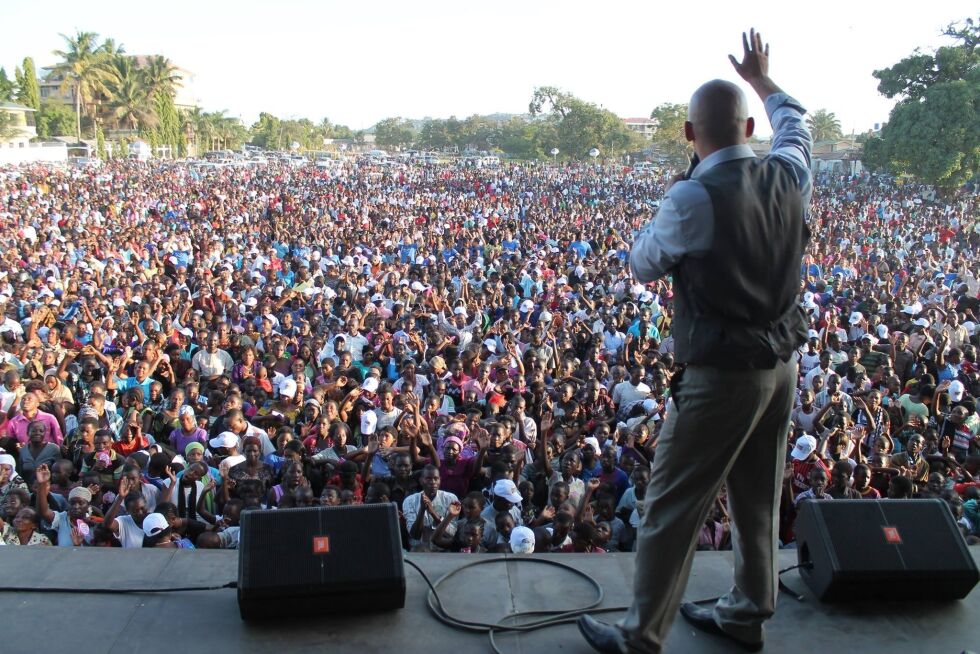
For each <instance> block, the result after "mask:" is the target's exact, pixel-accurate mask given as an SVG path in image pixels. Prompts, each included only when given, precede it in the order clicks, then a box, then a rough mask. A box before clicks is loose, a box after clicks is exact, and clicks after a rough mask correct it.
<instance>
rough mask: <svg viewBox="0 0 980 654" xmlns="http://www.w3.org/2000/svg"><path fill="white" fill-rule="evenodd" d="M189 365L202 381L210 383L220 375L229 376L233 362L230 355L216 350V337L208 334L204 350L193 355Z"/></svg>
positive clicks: (214, 334) (213, 334)
mask: <svg viewBox="0 0 980 654" xmlns="http://www.w3.org/2000/svg"><path fill="white" fill-rule="evenodd" d="M191 365H192V366H193V367H194V370H196V371H197V372H198V373H199V374H200V375H201V379H202V380H203V381H212V380H214V379H217V378H218V377H220V376H221V375H228V374H231V369H232V368H233V367H234V366H235V362H234V361H233V360H232V358H231V355H230V354H228V353H227V352H225V351H224V350H221V349H218V335H217V334H216V333H214V332H212V333H210V334H208V341H207V346H206V348H205V349H203V350H198V351H197V352H196V353H195V354H194V357H193V358H192V359H191Z"/></svg>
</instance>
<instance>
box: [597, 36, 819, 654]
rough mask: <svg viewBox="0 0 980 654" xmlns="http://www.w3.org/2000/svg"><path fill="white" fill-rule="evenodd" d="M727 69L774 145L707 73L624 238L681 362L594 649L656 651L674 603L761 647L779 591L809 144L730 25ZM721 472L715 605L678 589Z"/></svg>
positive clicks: (758, 49)
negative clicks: (727, 548) (755, 140)
mask: <svg viewBox="0 0 980 654" xmlns="http://www.w3.org/2000/svg"><path fill="white" fill-rule="evenodd" d="M742 41H743V45H744V55H743V58H742V61H741V62H739V61H738V60H737V59H735V58H734V57H732V56H729V59H731V62H732V65H733V66H734V67H735V70H736V71H737V72H738V74H739V75H740V76H741V77H742V78H743V79H744V80H745V81H746V82H748V84H749V85H750V86H751V87H752V88H753V90H754V91H755V92H756V93H757V94H758V95H759V97H760V98H761V99H762V100H763V102H764V104H765V108H766V112H767V114H768V116H769V120H770V122H771V123H772V127H773V132H774V133H773V137H772V147H771V150H770V153H769V155H768V156H767V157H765V158H762V159H760V158H757V157H756V156H755V155H754V153H753V152H752V149H751V148H749V146H748V145H747V141H748V139H749V137H750V136H752V132H753V129H754V127H755V124H754V121H753V119H752V118H751V117H749V116H748V109H747V103H746V99H745V96H744V95H743V93H742V91H741V90H740V89H739V87H738V86H736V85H734V84H732V83H730V82H725V81H721V80H714V81H711V82H708V83H706V84H704V85H703V86H701V88H699V89H698V90H697V91H696V92H695V93H694V96H693V97H692V98H691V103H690V108H689V113H688V121H687V122H686V123H685V124H684V133H685V135H686V137H687V140H688V141H691V142H692V143H693V146H694V151H695V152H696V153H697V156H698V158H699V159H700V163H698V164H697V166H696V167H695V168H694V170H693V174H691V175H690V178H689V179H688V178H686V177H684V178H675V179H674V180H672V184H671V186H669V187H668V192H667V195H666V196H665V197H664V200H663V202H662V204H661V207H660V210H659V212H658V213H657V216H656V218H655V219H654V220H653V222H651V223H650V224H649V225H648V226H647V227H646V228H645V229H644V230H643V231H642V232H641V233H640V234H639V235H638V236H637V238H636V242H635V243H634V245H633V248H632V251H631V253H630V267H631V269H632V271H633V275H634V276H635V277H636V278H637V279H638V280H639V281H641V282H643V283H648V282H651V281H654V280H656V279H658V278H660V277H662V276H664V275H666V274H671V275H672V276H673V282H674V303H675V307H674V322H673V328H672V334H673V336H674V348H675V357H676V360H677V362H678V363H683V364H685V367H684V372H683V373H680V374H679V375H677V376H675V379H674V380H673V381H672V389H673V390H672V400H671V404H670V406H669V408H668V410H667V417H666V422H665V424H664V426H663V430H662V432H661V435H660V442H659V445H658V447H657V457H656V459H655V460H654V464H653V470H652V475H651V479H650V485H649V487H648V489H647V493H646V506H645V511H644V516H643V522H642V524H641V525H640V527H639V529H638V534H637V536H638V538H637V552H636V577H635V586H634V601H633V605H632V607H631V608H630V611H629V613H628V614H627V616H626V617H625V618H624V619H623V620H622V621H620V622H619V623H618V624H616V625H609V624H604V623H602V622H599V621H596V620H594V619H592V618H591V617H589V616H582V617H581V618H580V619H579V629H580V630H581V632H582V634H583V635H584V636H585V638H586V639H587V640H588V641H589V643H590V644H591V645H592V646H593V647H594V648H595V649H596V650H598V651H600V652H617V653H618V652H644V653H647V652H660V651H662V649H663V647H664V643H665V641H666V638H667V633H668V631H669V630H670V626H671V624H673V621H674V618H675V615H676V612H677V609H678V606H680V609H681V615H683V616H684V618H685V619H686V620H687V621H688V622H690V623H692V624H693V625H694V626H695V627H697V628H698V629H701V630H703V631H706V632H709V633H712V634H715V635H717V636H720V637H723V638H727V639H730V640H732V641H734V642H735V643H736V644H738V645H740V646H742V647H743V648H744V649H747V650H749V651H757V650H759V649H761V648H762V645H763V641H764V632H763V626H762V624H763V622H764V621H765V620H766V619H767V618H769V617H770V616H772V614H773V612H774V611H775V605H776V591H777V576H776V573H777V570H776V549H777V544H778V543H777V528H778V510H779V497H780V489H781V485H782V477H783V469H784V466H785V461H786V441H787V433H788V430H789V424H790V413H791V411H792V408H793V397H794V389H795V386H796V382H797V366H796V359H795V357H794V356H793V354H794V351H795V350H796V348H797V347H798V346H800V345H802V344H803V343H804V342H805V341H806V336H807V330H806V322H805V320H804V317H803V315H802V312H801V311H800V309H799V307H798V302H799V300H798V294H799V290H800V271H801V262H802V255H803V249H804V247H805V245H806V242H807V240H808V239H809V236H810V232H809V230H808V228H807V225H806V214H807V208H808V207H809V204H810V194H811V175H810V148H811V145H812V139H811V137H810V134H809V132H808V131H807V128H806V125H805V124H804V122H803V113H804V110H803V108H802V107H801V106H800V105H799V104H798V103H797V102H796V101H795V100H793V99H792V98H791V97H789V96H788V95H786V94H785V93H784V92H783V91H782V90H781V89H780V88H779V87H778V86H776V84H775V83H773V81H772V80H771V79H770V78H769V46H768V45H765V46H764V45H763V43H762V38H761V37H760V35H758V34H756V33H755V31H754V30H753V31H752V32H750V35H749V36H746V35H745V34H743V35H742ZM723 482H725V483H726V484H727V489H728V503H729V515H730V516H731V518H732V521H733V523H734V528H733V532H732V543H733V549H734V555H735V556H734V558H735V584H734V586H733V588H732V589H731V591H730V592H729V593H728V594H727V595H725V596H724V597H723V598H721V599H720V600H719V601H718V602H717V603H716V604H715V605H714V607H709V608H701V607H698V606H696V605H694V604H690V603H685V604H683V605H681V599H682V597H683V593H684V589H685V586H686V584H687V579H688V576H689V574H690V571H691V562H692V560H693V558H694V550H695V545H696V543H697V537H698V532H699V530H700V528H701V526H702V525H703V524H704V520H705V517H706V516H707V514H708V511H709V510H710V509H711V508H712V506H713V505H714V502H715V498H716V497H717V495H718V491H719V488H720V487H721V485H722V483H723Z"/></svg>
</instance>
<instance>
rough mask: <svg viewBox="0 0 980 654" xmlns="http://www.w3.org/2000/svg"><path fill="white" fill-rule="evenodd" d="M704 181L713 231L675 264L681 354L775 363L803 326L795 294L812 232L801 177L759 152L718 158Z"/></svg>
mask: <svg viewBox="0 0 980 654" xmlns="http://www.w3.org/2000/svg"><path fill="white" fill-rule="evenodd" d="M698 181H699V182H700V183H701V184H702V185H703V186H704V188H705V189H706V190H707V191H708V195H709V197H710V198H711V205H712V208H713V210H714V238H713V240H712V244H711V248H710V250H709V251H708V252H707V253H706V254H705V255H703V256H698V257H692V256H687V257H685V258H684V259H682V260H681V263H680V265H679V266H678V267H677V268H676V269H675V272H674V321H673V329H672V333H673V335H674V347H675V356H676V359H677V361H678V362H681V363H686V364H689V365H700V366H712V367H716V368H724V369H731V370H766V369H772V368H774V367H775V366H776V363H777V361H787V360H789V358H790V357H791V356H792V355H793V352H794V351H795V350H796V348H797V347H799V346H800V345H801V344H803V343H804V342H806V334H807V323H806V320H805V318H804V316H803V312H802V310H801V309H800V307H799V305H798V297H799V293H800V272H801V265H802V257H803V248H804V247H805V246H806V242H807V241H808V240H809V238H810V230H809V229H808V228H807V226H806V222H805V220H804V215H803V209H804V207H803V200H802V196H801V193H800V189H799V187H798V185H797V182H796V179H795V176H794V175H793V174H792V173H791V172H790V171H789V170H788V169H787V167H786V164H784V163H782V162H780V161H779V160H778V159H775V158H770V159H757V158H754V157H753V158H746V159H736V160H734V161H728V162H725V163H722V164H719V165H717V166H715V167H713V168H711V169H710V170H709V171H707V172H706V173H705V174H704V175H701V176H699V177H698Z"/></svg>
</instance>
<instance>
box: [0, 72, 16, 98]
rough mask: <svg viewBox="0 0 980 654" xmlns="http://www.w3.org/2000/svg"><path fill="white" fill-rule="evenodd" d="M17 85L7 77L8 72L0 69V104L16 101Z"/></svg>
mask: <svg viewBox="0 0 980 654" xmlns="http://www.w3.org/2000/svg"><path fill="white" fill-rule="evenodd" d="M16 91H17V85H16V84H15V83H14V82H13V81H12V80H11V79H10V78H9V77H7V71H6V70H4V69H3V67H0V102H10V101H11V100H13V99H14V95H15V94H16Z"/></svg>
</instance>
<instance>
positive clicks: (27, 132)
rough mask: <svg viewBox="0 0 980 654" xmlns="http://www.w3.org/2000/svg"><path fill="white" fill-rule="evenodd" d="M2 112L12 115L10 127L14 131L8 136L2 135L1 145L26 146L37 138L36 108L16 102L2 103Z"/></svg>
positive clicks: (6, 146)
mask: <svg viewBox="0 0 980 654" xmlns="http://www.w3.org/2000/svg"><path fill="white" fill-rule="evenodd" d="M0 112H3V113H4V114H6V115H8V116H12V117H13V120H12V121H11V124H10V127H11V131H12V132H13V133H12V135H11V136H8V137H7V138H2V137H0V147H4V148H24V147H27V144H28V143H30V142H31V139H33V138H37V128H36V127H35V126H34V110H33V109H31V108H30V107H25V106H24V105H22V104H16V103H14V102H4V103H0Z"/></svg>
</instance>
